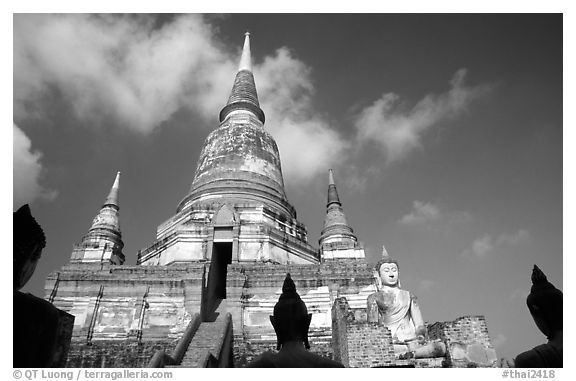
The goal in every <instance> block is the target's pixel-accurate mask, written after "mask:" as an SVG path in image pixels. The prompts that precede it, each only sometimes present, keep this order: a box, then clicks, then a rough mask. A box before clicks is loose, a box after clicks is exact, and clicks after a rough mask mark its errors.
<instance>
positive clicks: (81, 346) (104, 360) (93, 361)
mask: <svg viewBox="0 0 576 381" xmlns="http://www.w3.org/2000/svg"><path fill="white" fill-rule="evenodd" d="M175 347H176V341H175V340H171V341H165V342H144V343H141V344H138V342H137V341H97V342H94V343H93V344H92V345H87V344H86V343H85V342H78V341H74V340H73V341H72V345H71V349H70V352H69V354H68V361H67V362H66V367H67V368H144V367H146V365H147V364H148V362H149V361H150V359H151V358H152V356H153V355H154V353H156V351H157V350H159V349H164V350H165V351H166V352H172V351H173V350H174V348H175Z"/></svg>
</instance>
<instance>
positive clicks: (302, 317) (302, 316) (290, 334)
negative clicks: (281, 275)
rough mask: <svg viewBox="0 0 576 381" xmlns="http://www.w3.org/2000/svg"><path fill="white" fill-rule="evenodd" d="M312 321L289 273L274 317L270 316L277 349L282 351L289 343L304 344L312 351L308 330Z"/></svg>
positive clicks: (275, 307) (275, 308)
mask: <svg viewBox="0 0 576 381" xmlns="http://www.w3.org/2000/svg"><path fill="white" fill-rule="evenodd" d="M311 319H312V314H309V313H308V309H307V308H306V304H305V303H304V302H303V301H302V299H301V298H300V295H298V293H297V292H296V285H295V284H294V281H293V280H292V278H291V277H290V274H289V273H288V274H286V278H285V279H284V284H283V285H282V295H280V298H279V299H278V303H276V305H275V306H274V315H273V316H270V322H271V323H272V326H273V327H274V331H276V338H277V347H276V349H280V348H281V347H282V345H283V344H284V343H287V342H289V341H300V342H303V343H304V346H305V347H306V349H310V344H309V343H308V328H309V327H310V321H311Z"/></svg>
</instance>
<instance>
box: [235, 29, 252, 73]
mask: <svg viewBox="0 0 576 381" xmlns="http://www.w3.org/2000/svg"><path fill="white" fill-rule="evenodd" d="M244 36H245V37H244V47H243V48H242V57H241V58H240V65H239V66H238V71H242V70H248V71H252V54H251V53H250V32H246V33H244Z"/></svg>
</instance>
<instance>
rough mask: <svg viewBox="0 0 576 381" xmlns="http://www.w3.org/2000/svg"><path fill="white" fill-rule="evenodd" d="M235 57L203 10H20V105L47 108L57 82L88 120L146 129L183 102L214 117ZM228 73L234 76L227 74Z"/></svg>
mask: <svg viewBox="0 0 576 381" xmlns="http://www.w3.org/2000/svg"><path fill="white" fill-rule="evenodd" d="M231 72H234V64H233V63H232V60H231V59H230V57H229V55H227V54H226V53H225V51H224V50H223V49H221V48H220V45H219V44H218V42H217V41H216V40H215V38H214V33H213V30H212V28H211V27H210V26H209V25H208V24H206V22H205V21H204V19H203V18H202V17H201V16H198V15H185V16H179V17H176V18H174V20H173V21H171V22H167V23H165V24H164V25H162V26H160V27H157V26H156V24H155V20H154V18H153V17H152V16H146V15H144V16H120V15H28V14H26V15H15V16H14V112H15V115H17V117H26V116H29V115H30V113H32V114H35V113H36V114H38V113H40V114H41V113H42V112H43V111H44V110H42V109H41V108H38V107H37V106H36V105H38V104H42V105H46V104H47V102H42V103H38V102H37V101H38V100H46V99H47V98H48V97H49V96H50V92H51V91H54V90H57V91H58V92H59V93H60V94H61V95H62V97H63V98H64V99H65V101H66V102H67V103H69V104H70V105H71V106H72V108H73V110H74V112H75V114H76V116H77V117H78V118H80V119H82V120H90V121H94V120H98V121H101V122H102V120H103V119H104V118H106V120H108V119H112V120H114V121H115V122H117V123H118V124H120V125H123V126H126V127H128V128H131V129H132V130H135V131H140V132H143V133H147V132H150V131H151V130H153V129H154V128H156V127H158V126H159V125H160V124H161V123H162V122H165V121H167V120H168V119H170V117H171V116H172V115H173V114H174V112H176V111H177V110H178V109H179V108H181V107H188V108H192V109H194V110H195V111H197V112H199V113H201V114H202V115H209V116H210V117H212V118H214V115H217V111H218V107H219V106H221V105H222V103H223V102H224V101H225V97H226V95H225V94H226V92H227V91H229V87H230V85H231V80H230V79H229V76H230V73H231ZM225 79H228V81H226V80H225Z"/></svg>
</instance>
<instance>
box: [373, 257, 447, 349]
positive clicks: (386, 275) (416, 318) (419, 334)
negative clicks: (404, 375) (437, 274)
mask: <svg viewBox="0 0 576 381" xmlns="http://www.w3.org/2000/svg"><path fill="white" fill-rule="evenodd" d="M374 276H375V278H376V281H377V284H376V286H377V289H378V291H377V292H375V293H373V294H371V295H369V296H368V300H367V312H368V321H369V322H373V323H379V324H382V325H384V326H386V327H387V328H388V329H389V330H390V332H391V334H392V340H393V343H394V350H395V352H396V353H401V354H404V355H406V357H416V358H423V357H440V356H443V355H444V354H445V346H444V344H443V343H439V342H428V340H427V331H426V326H425V324H424V320H423V319H422V313H421V312H420V307H419V306H418V301H417V299H416V296H414V295H413V294H412V293H411V292H410V291H407V290H403V289H402V288H401V287H400V281H399V268H398V262H397V261H396V260H394V259H392V258H390V256H389V255H388V253H387V252H386V249H385V248H384V249H383V253H382V259H381V260H380V261H378V263H376V266H375V274H374Z"/></svg>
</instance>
